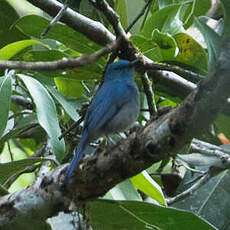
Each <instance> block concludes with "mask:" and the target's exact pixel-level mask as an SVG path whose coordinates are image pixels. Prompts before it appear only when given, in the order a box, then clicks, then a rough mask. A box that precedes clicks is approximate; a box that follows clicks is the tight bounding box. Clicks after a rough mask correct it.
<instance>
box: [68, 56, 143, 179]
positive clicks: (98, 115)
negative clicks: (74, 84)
mask: <svg viewBox="0 0 230 230" xmlns="http://www.w3.org/2000/svg"><path fill="white" fill-rule="evenodd" d="M139 110H140V102H139V91H138V88H137V86H136V84H135V82H134V69H133V65H132V63H131V62H129V61H126V60H119V61H118V62H115V63H112V64H110V65H108V67H107V69H106V72H105V79H104V83H103V85H102V86H101V88H100V89H99V90H98V92H97V93H96V95H95V96H94V98H93V100H92V102H91V104H90V105H89V107H88V110H87V112H86V116H85V120H84V126H83V133H82V138H81V140H80V143H79V145H78V147H77V148H76V150H75V155H74V158H73V159H72V161H71V163H70V166H69V168H68V170H67V172H66V175H65V180H64V182H67V181H68V179H69V178H70V177H71V175H72V173H73V171H74V170H75V168H76V167H77V165H78V163H79V161H80V159H81V158H82V155H83V152H84V149H85V147H86V146H87V145H88V144H89V143H90V142H91V141H93V140H95V139H97V138H99V137H101V136H105V135H109V134H112V133H116V132H120V131H123V130H125V129H127V128H129V127H130V126H131V125H132V123H133V122H134V121H136V119H137V117H138V114H139Z"/></svg>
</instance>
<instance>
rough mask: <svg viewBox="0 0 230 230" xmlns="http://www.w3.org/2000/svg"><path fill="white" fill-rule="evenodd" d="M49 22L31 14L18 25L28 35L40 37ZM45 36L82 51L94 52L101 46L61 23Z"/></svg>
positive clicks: (19, 21)
mask: <svg viewBox="0 0 230 230" xmlns="http://www.w3.org/2000/svg"><path fill="white" fill-rule="evenodd" d="M48 24H49V21H48V20H47V19H45V18H43V17H40V16H36V15H29V16H25V17H23V18H21V19H19V20H18V22H17V23H16V27H17V28H19V29H20V30H21V31H22V32H23V33H25V34H26V35H28V36H32V37H36V38H40V35H41V33H42V32H43V30H44V29H45V28H46V27H47V26H48ZM45 38H50V39H54V40H57V41H59V42H61V43H63V44H65V45H66V46H67V47H69V48H71V49H74V50H76V51H78V52H80V53H93V52H94V51H96V50H98V49H99V48H100V46H99V45H97V44H95V43H94V42H92V41H90V40H88V39H87V38H86V37H85V36H83V35H82V34H81V33H78V32H76V31H74V30H73V29H71V28H69V27H67V26H65V25H63V24H59V23H58V24H56V25H55V26H54V27H53V28H52V30H50V31H49V33H48V34H47V35H46V36H45Z"/></svg>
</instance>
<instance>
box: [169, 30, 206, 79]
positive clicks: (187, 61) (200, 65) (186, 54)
mask: <svg viewBox="0 0 230 230" xmlns="http://www.w3.org/2000/svg"><path fill="white" fill-rule="evenodd" d="M173 38H174V39H175V41H176V43H177V46H178V48H179V53H178V55H177V56H176V57H173V58H170V56H168V58H169V59H168V61H173V62H179V63H181V64H182V65H185V66H187V67H188V68H190V69H191V70H193V71H195V72H198V73H200V74H203V75H206V74H207V72H208V64H209V63H208V55H207V53H206V51H205V49H204V48H203V47H202V46H201V45H200V44H199V43H198V42H196V41H195V40H194V39H193V38H192V37H191V36H189V35H187V34H185V33H178V34H176V35H174V36H173ZM171 57H172V56H171ZM166 61H167V60H166Z"/></svg>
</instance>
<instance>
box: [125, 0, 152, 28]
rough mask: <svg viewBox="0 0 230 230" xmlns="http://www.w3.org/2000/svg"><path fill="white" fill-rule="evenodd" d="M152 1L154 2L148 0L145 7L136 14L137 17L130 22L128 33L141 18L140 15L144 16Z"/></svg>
mask: <svg viewBox="0 0 230 230" xmlns="http://www.w3.org/2000/svg"><path fill="white" fill-rule="evenodd" d="M151 2H152V0H148V1H147V2H146V4H145V5H144V7H143V9H142V10H141V12H140V13H139V14H138V15H137V16H136V18H134V20H133V21H132V22H131V23H130V24H129V26H128V27H127V29H126V30H125V32H126V33H128V32H129V31H130V30H131V29H132V27H133V26H134V25H135V24H136V22H137V21H138V20H139V19H140V17H142V16H143V15H144V13H145V11H146V9H147V8H148V6H149V5H150V3H151Z"/></svg>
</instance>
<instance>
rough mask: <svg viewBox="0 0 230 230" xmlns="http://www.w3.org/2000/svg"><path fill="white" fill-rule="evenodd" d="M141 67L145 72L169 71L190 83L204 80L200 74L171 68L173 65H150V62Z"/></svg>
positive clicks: (175, 67)
mask: <svg viewBox="0 0 230 230" xmlns="http://www.w3.org/2000/svg"><path fill="white" fill-rule="evenodd" d="M143 67H144V69H145V70H146V71H148V70H166V71H171V72H174V73H176V74H178V75H180V76H183V78H185V79H187V80H189V81H192V82H198V81H200V80H202V79H204V78H205V76H202V75H200V74H197V73H194V72H192V71H189V70H185V69H182V68H180V67H179V66H173V65H168V64H163V63H159V64H158V63H153V62H152V63H151V62H145V63H144V64H143Z"/></svg>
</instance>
